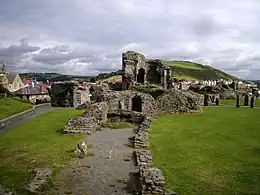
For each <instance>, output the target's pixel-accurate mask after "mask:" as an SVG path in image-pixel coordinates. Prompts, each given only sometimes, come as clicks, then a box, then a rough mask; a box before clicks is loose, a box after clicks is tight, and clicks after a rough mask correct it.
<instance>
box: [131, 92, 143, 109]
mask: <svg viewBox="0 0 260 195" xmlns="http://www.w3.org/2000/svg"><path fill="white" fill-rule="evenodd" d="M132 111H137V112H142V98H141V97H140V96H137V95H136V96H134V97H133V98H132Z"/></svg>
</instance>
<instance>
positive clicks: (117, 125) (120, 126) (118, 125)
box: [102, 122, 133, 129]
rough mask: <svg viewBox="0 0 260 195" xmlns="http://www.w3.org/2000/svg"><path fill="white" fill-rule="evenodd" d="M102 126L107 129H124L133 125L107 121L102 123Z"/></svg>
mask: <svg viewBox="0 0 260 195" xmlns="http://www.w3.org/2000/svg"><path fill="white" fill-rule="evenodd" d="M102 127H105V128H109V129H125V128H132V127H133V125H132V124H131V123H127V122H107V123H106V124H104V125H102Z"/></svg>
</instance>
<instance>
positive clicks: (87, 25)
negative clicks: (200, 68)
mask: <svg viewBox="0 0 260 195" xmlns="http://www.w3.org/2000/svg"><path fill="white" fill-rule="evenodd" d="M61 7H62V9H61ZM259 9H260V2H259V1H257V0H248V1H243V0H229V1H226V0H213V1H207V0H196V1H194V0H176V1H173V2H171V1H169V0H160V1H159V0H149V1H148V0H142V1H129V0H110V1H105V0H96V1H90V0H77V1H70V0H56V1H52V0H45V1H34V0H26V1H25V0H24V1H19V2H17V1H16V0H8V1H3V2H1V7H0V23H1V26H0V45H2V46H1V49H2V50H0V61H1V60H2V59H5V60H6V61H8V62H10V63H12V64H14V65H15V66H16V67H17V69H24V70H28V71H30V70H33V71H37V70H38V71H44V70H46V71H52V72H55V71H57V72H71V71H72V70H73V71H75V73H77V74H94V73H98V72H102V71H109V70H116V69H119V68H120V67H121V52H123V51H126V50H128V49H131V50H136V51H139V52H142V53H144V54H145V55H146V56H147V57H149V58H162V59H165V60H168V59H169V60H174V59H176V60H198V59H203V60H204V61H208V62H210V64H211V65H212V66H214V67H216V68H221V69H223V70H228V71H230V73H231V71H232V74H234V75H235V76H241V75H242V76H246V77H248V76H251V77H252V78H257V76H258V75H259V74H258V75H257V74H256V73H257V71H256V70H257V69H258V68H257V67H258V66H257V65H258V64H259V60H258V59H259V56H252V54H251V53H253V52H254V51H259V49H260V46H259V41H260V36H259V34H260V33H259V31H260V28H259V27H258V26H259V25H258V24H259V23H260V13H259ZM20 37H28V39H29V42H30V43H31V44H32V45H37V47H34V48H32V47H33V46H29V45H27V46H26V49H27V50H26V49H25V48H23V51H21V50H22V49H21V48H19V49H20V50H19V49H18V48H17V47H20V46H19V45H15V42H16V40H19V39H20ZM11 45H12V46H11ZM9 47H10V48H9ZM8 48H9V49H8ZM14 48H15V49H14ZM3 49H4V50H3ZM7 49H8V50H7ZM39 49H40V51H37V50H39ZM25 51H26V52H25ZM35 51H37V52H35ZM1 52H2V53H1ZM245 68H248V69H250V70H249V71H247V72H246V73H245V71H243V69H245ZM233 70H234V71H233Z"/></svg>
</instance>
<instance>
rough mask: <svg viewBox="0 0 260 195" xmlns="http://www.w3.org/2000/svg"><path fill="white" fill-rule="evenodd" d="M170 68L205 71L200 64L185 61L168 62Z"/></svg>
mask: <svg viewBox="0 0 260 195" xmlns="http://www.w3.org/2000/svg"><path fill="white" fill-rule="evenodd" d="M167 64H168V66H175V67H181V68H188V69H196V70H203V69H202V68H201V67H200V66H199V65H198V64H196V63H192V62H185V61H168V62H167Z"/></svg>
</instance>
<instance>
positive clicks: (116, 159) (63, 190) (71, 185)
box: [52, 129, 138, 195]
mask: <svg viewBox="0 0 260 195" xmlns="http://www.w3.org/2000/svg"><path fill="white" fill-rule="evenodd" d="M132 136H133V129H117V130H114V129H103V130H102V131H97V132H96V133H95V134H93V135H90V136H88V137H87V138H86V139H85V141H86V142H87V143H88V144H91V145H92V148H91V149H90V151H91V153H93V155H94V156H88V157H85V158H84V159H79V160H77V161H76V162H74V163H73V165H72V166H71V167H68V168H66V169H63V170H62V171H61V173H60V174H59V175H58V176H57V177H56V181H55V186H56V187H55V191H54V192H52V194H60V195H61V194H75V195H80V194H84V195H116V194H118V195H124V194H133V193H134V191H135V189H136V188H138V186H137V183H138V182H137V181H136V173H137V167H136V166H135V163H134V160H133V148H131V147H130V146H129V143H130V142H129V138H130V137H132Z"/></svg>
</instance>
